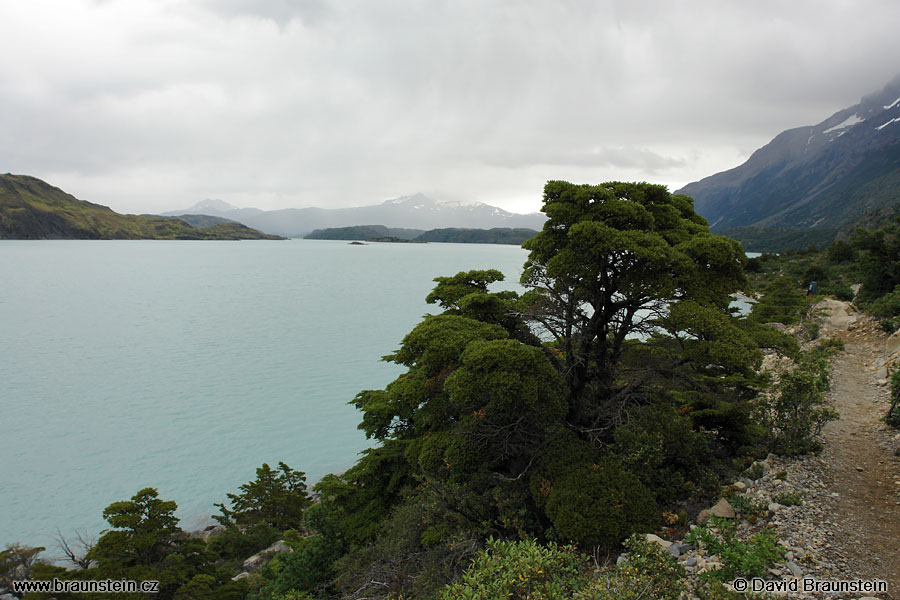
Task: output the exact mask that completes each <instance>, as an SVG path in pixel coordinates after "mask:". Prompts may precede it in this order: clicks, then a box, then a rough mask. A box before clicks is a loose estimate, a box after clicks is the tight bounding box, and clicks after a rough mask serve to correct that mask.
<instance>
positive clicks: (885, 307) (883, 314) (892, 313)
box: [865, 285, 900, 319]
mask: <svg viewBox="0 0 900 600" xmlns="http://www.w3.org/2000/svg"><path fill="white" fill-rule="evenodd" d="M865 309H866V312H867V313H869V314H870V315H872V316H873V317H879V318H883V319H889V318H891V317H896V316H900V285H898V286H897V287H895V288H894V289H893V290H892V291H890V292H888V293H887V294H885V295H884V296H881V297H880V298H878V299H877V300H874V301H872V302H870V303H868V304H867V305H865Z"/></svg>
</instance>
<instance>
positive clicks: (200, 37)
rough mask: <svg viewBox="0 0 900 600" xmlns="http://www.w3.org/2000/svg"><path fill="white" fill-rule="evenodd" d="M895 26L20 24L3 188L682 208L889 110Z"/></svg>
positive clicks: (363, 6)
mask: <svg viewBox="0 0 900 600" xmlns="http://www.w3.org/2000/svg"><path fill="white" fill-rule="evenodd" d="M897 22H900V5H896V3H893V2H890V1H887V0H885V1H876V0H869V1H865V0H864V1H861V2H855V3H827V4H822V3H818V2H810V1H798V2H792V3H787V4H785V3H782V2H777V3H776V2H769V1H765V2H755V3H722V2H717V1H713V0H686V1H685V2H679V3H671V2H653V1H649V0H648V1H645V2H626V1H611V0H610V1H605V2H588V1H583V2H581V1H568V2H550V1H546V2H545V1H538V0H532V1H529V2H511V1H510V2H504V1H501V0H496V1H491V2H484V1H479V2H476V1H475V0H460V1H456V2H446V1H435V2H427V3H424V2H417V1H414V0H407V1H395V2H389V1H384V2H371V1H363V0H355V1H354V0H346V1H342V2H327V1H326V0H307V1H299V2H290V1H287V0H282V1H271V0H268V1H263V0H258V1H256V0H218V1H216V0H129V1H128V2H124V1H122V0H108V1H105V2H99V3H98V2H96V1H93V0H82V1H79V0H45V1H43V2H40V3H7V4H6V5H5V6H4V7H3V8H2V9H0V128H2V131H4V136H2V138H0V170H2V171H13V172H20V173H28V174H32V175H35V176H38V177H42V178H44V179H47V180H49V181H50V182H51V183H53V184H55V185H58V186H60V187H63V189H66V190H67V191H70V192H72V193H74V194H75V195H77V196H78V197H81V198H85V199H88V200H92V201H95V202H100V203H104V204H108V205H111V206H112V207H113V208H115V209H117V210H122V211H129V212H145V211H163V210H167V209H172V208H178V207H182V206H187V205H189V204H192V203H193V202H195V201H196V200H198V199H201V198H206V197H220V198H223V199H225V200H227V201H229V202H233V203H235V204H239V205H248V206H251V205H253V206H260V207H261V208H276V207H284V206H305V205H320V206H324V205H330V206H341V205H352V204H364V203H371V202H376V201H379V200H381V199H384V198H389V197H393V196H398V195H402V194H407V193H412V192H415V191H423V192H426V193H430V194H432V195H434V196H436V197H439V198H454V199H470V200H481V201H485V202H491V203H495V204H498V205H500V206H504V207H505V208H509V209H511V210H535V209H536V208H537V207H538V206H539V201H540V196H541V188H542V185H543V182H544V181H546V180H547V179H571V180H575V181H591V182H597V181H604V180H607V179H639V180H649V181H658V182H660V183H666V184H668V185H670V187H673V188H674V187H678V186H680V185H682V184H684V183H687V182H689V181H692V180H695V179H699V178H701V177H704V176H706V175H709V174H712V173H713V172H716V171H719V170H723V169H727V168H730V167H733V166H735V165H736V164H738V163H739V162H741V161H742V160H744V159H746V157H747V156H749V154H750V153H751V152H752V151H753V150H754V149H755V148H757V147H758V146H760V145H762V144H763V143H765V142H766V141H768V140H769V139H771V138H772V137H773V136H774V135H775V134H777V133H778V132H779V131H781V130H783V129H785V128H788V127H795V126H799V125H804V124H811V123H816V122H818V121H821V120H822V119H824V118H825V117H827V116H828V115H830V114H831V113H832V112H834V111H836V110H838V109H840V108H842V107H844V106H847V105H850V104H853V103H855V102H856V101H857V100H858V99H859V98H860V97H861V96H862V95H863V94H866V93H868V92H871V91H873V90H875V89H878V88H880V87H881V86H883V85H884V84H885V83H886V82H887V81H888V80H889V79H891V78H892V77H893V76H895V75H896V74H897V72H900V65H898V64H897V62H896V59H895V57H896V56H900V37H898V36H896V33H895V31H893V28H892V25H893V24H895V23H897Z"/></svg>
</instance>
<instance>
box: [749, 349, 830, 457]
mask: <svg viewBox="0 0 900 600" xmlns="http://www.w3.org/2000/svg"><path fill="white" fill-rule="evenodd" d="M823 352H824V351H820V354H819V355H816V354H815V353H814V354H812V355H810V356H806V357H804V359H802V360H801V364H800V365H799V366H797V367H796V368H794V369H793V370H791V371H787V372H786V373H783V374H782V375H781V379H780V381H779V382H778V385H777V387H776V392H777V393H775V394H773V395H772V397H771V398H770V399H769V401H768V403H767V404H765V405H763V406H762V415H761V418H762V420H763V422H764V423H765V424H766V425H767V426H768V427H769V431H770V436H771V446H772V450H773V451H774V452H776V453H778V454H782V455H785V456H796V455H798V454H807V453H810V452H818V451H819V450H821V449H822V444H821V442H819V440H818V439H817V438H818V436H819V434H820V433H821V432H822V427H824V426H825V424H826V423H827V422H828V421H832V420H834V419H836V418H837V417H838V414H837V412H835V410H834V409H832V408H831V407H830V406H828V405H827V402H826V400H825V391H826V390H827V389H828V371H827V369H826V363H825V359H824V358H823V357H822V353H823Z"/></svg>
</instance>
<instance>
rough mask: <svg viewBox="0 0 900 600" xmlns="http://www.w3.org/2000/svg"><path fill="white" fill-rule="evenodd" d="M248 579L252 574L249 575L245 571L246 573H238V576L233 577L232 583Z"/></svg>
mask: <svg viewBox="0 0 900 600" xmlns="http://www.w3.org/2000/svg"><path fill="white" fill-rule="evenodd" d="M247 577H250V573H248V572H247V571H244V572H242V573H238V574H237V575H235V576H234V577H232V578H231V580H232V581H240V580H241V579H246V578H247Z"/></svg>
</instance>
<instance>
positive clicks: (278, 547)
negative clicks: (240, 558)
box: [243, 540, 293, 573]
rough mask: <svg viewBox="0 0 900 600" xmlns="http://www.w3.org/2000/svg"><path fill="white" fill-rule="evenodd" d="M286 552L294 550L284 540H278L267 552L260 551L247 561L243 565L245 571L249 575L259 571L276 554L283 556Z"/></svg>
mask: <svg viewBox="0 0 900 600" xmlns="http://www.w3.org/2000/svg"><path fill="white" fill-rule="evenodd" d="M284 552H293V550H292V548H291V547H290V546H288V545H287V544H286V543H285V542H284V540H278V541H277V542H275V543H274V544H272V545H271V546H269V547H268V548H266V549H265V550H260V551H259V552H257V553H256V554H254V555H253V556H251V557H250V558H248V559H247V560H245V561H244V565H243V567H244V571H247V572H248V573H253V572H256V571H259V570H260V569H262V567H263V565H264V564H266V563H267V562H269V561H270V560H272V559H273V558H275V555H276V554H282V553H284Z"/></svg>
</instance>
